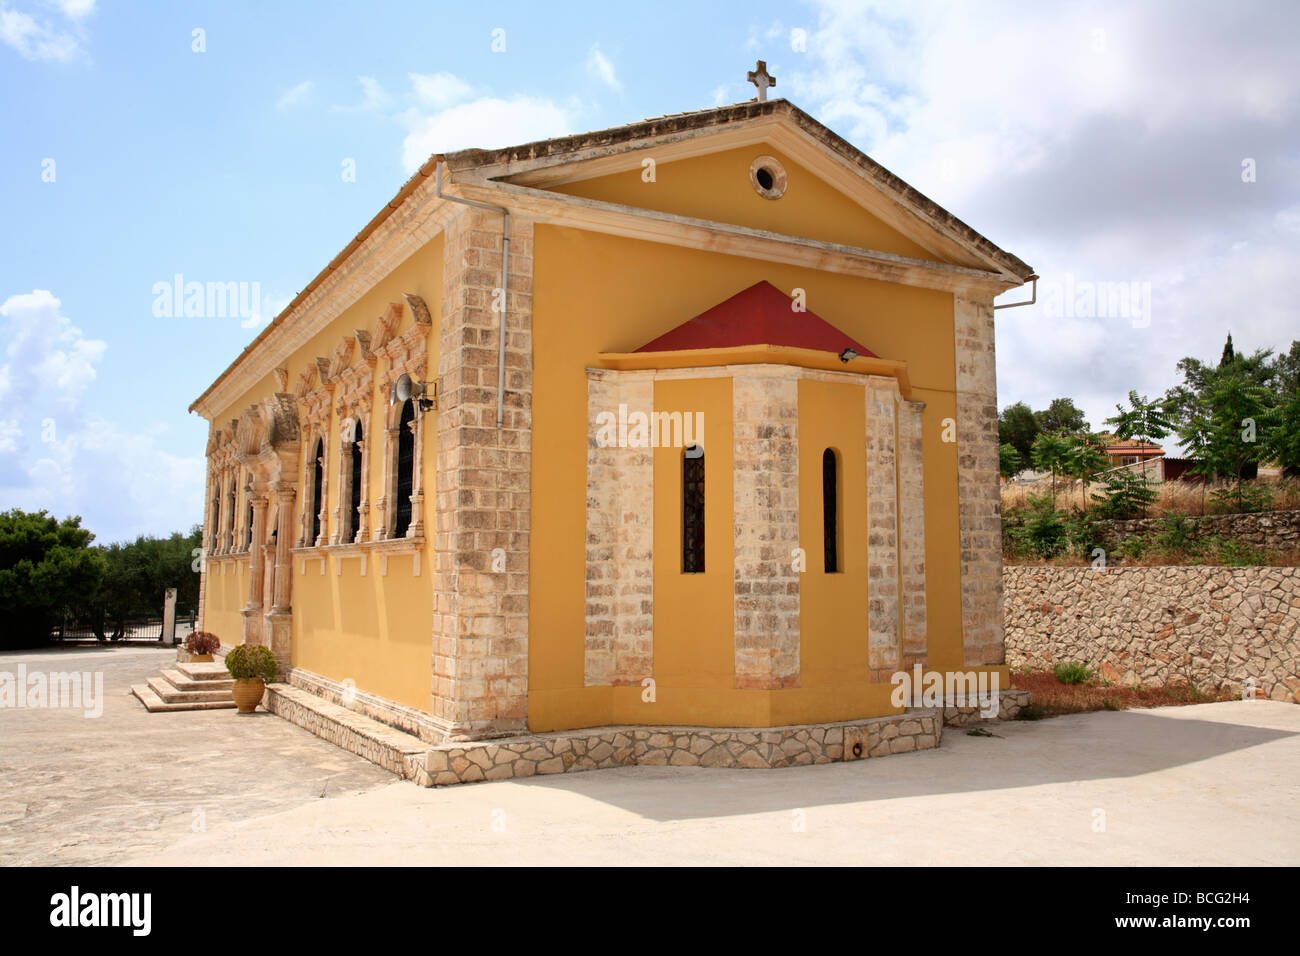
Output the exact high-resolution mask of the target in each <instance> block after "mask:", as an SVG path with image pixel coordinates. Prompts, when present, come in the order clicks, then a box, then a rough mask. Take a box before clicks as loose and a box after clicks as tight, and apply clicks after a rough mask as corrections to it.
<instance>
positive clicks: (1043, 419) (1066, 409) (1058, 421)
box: [1034, 398, 1088, 435]
mask: <svg viewBox="0 0 1300 956" xmlns="http://www.w3.org/2000/svg"><path fill="white" fill-rule="evenodd" d="M1034 421H1035V422H1037V423H1038V430H1039V431H1044V432H1054V433H1056V434H1058V435H1075V434H1078V433H1079V432H1086V431H1087V430H1088V422H1087V420H1086V419H1085V418H1084V417H1083V412H1082V411H1081V410H1080V409H1079V408H1077V407H1075V404H1074V400H1073V399H1070V398H1054V399H1052V403H1051V404H1050V405H1048V406H1047V408H1045V409H1043V410H1042V411H1041V412H1034Z"/></svg>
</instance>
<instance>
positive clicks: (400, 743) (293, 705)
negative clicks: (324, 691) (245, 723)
mask: <svg viewBox="0 0 1300 956" xmlns="http://www.w3.org/2000/svg"><path fill="white" fill-rule="evenodd" d="M262 706H263V707H264V708H266V709H267V710H269V711H270V712H271V713H273V714H276V715H278V716H280V717H283V718H284V719H285V720H287V721H289V722H290V723H292V724H297V725H298V726H299V727H302V728H303V729H304V730H309V731H311V732H312V733H313V734H315V735H316V736H317V737H320V738H321V739H322V740H328V741H329V742H330V743H332V744H334V745H335V746H336V747H340V748H342V749H343V750H346V751H348V752H350V753H354V754H356V755H357V756H358V757H365V758H366V759H367V760H369V761H370V762H371V763H373V764H378V765H379V766H380V767H383V768H384V769H385V770H388V771H390V772H391V773H395V774H397V775H398V776H399V777H402V778H404V779H417V778H418V777H419V776H420V775H422V774H423V773H424V754H425V753H426V752H427V751H428V749H429V745H428V744H427V743H426V742H425V741H423V740H421V739H420V738H419V737H415V736H412V735H411V734H408V733H404V732H403V731H400V730H398V729H396V728H395V727H390V726H389V725H388V724H384V723H380V722H379V721H377V720H373V719H371V718H370V717H366V716H364V715H362V714H358V713H356V712H355V711H351V710H348V709H347V708H346V707H341V706H339V705H338V704H333V703H330V702H329V701H327V700H325V699H324V698H321V697H317V696H316V695H315V694H311V693H308V692H307V691H305V690H301V689H300V688H297V687H292V686H290V685H289V684H268V685H267V686H266V695H265V696H264V697H263V698H262Z"/></svg>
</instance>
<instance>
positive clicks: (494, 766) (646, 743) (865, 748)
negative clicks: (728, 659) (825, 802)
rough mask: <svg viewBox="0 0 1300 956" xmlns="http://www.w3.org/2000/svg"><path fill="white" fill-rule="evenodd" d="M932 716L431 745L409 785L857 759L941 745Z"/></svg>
mask: <svg viewBox="0 0 1300 956" xmlns="http://www.w3.org/2000/svg"><path fill="white" fill-rule="evenodd" d="M942 734H943V720H942V718H941V716H940V714H939V711H938V710H934V709H915V710H908V711H907V712H906V713H903V714H899V715H896V716H890V717H873V718H870V719H868V720H858V721H846V722H841V723H833V724H804V725H799V726H792V727H771V728H764V729H761V730H760V729H745V728H716V727H594V728H592V729H590V730H569V731H562V732H559V733H544V734H530V735H528V736H521V737H509V738H505V739H501V740H484V741H474V742H465V743H457V744H446V745H443V746H439V747H434V748H432V749H431V750H429V751H428V752H427V753H426V754H425V756H424V765H423V767H422V768H420V767H418V762H417V769H416V772H415V774H414V775H413V779H414V780H415V781H416V783H419V784H421V785H423V786H426V787H427V786H435V787H440V786H447V785H450V784H455V783H473V782H476V781H479V780H509V779H511V778H514V777H532V776H536V775H541V774H552V773H576V772H578V771H582V770H605V769H608V768H611V767H632V766H659V767H663V766H671V767H730V768H746V769H771V768H775V767H794V766H806V765H809V764H823V763H833V762H835V761H840V760H860V759H865V758H868V757H882V756H886V755H888V754H897V753H908V752H911V751H915V750H929V749H932V748H935V747H938V746H939V741H940V738H941V736H942Z"/></svg>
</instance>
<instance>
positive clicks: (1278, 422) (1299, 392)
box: [1268, 342, 1300, 475]
mask: <svg viewBox="0 0 1300 956" xmlns="http://www.w3.org/2000/svg"><path fill="white" fill-rule="evenodd" d="M1274 369H1275V373H1276V374H1275V376H1274V383H1275V392H1276V395H1277V404H1276V406H1275V408H1274V413H1273V422H1272V424H1273V428H1272V434H1271V435H1270V436H1269V447H1268V452H1269V454H1270V455H1271V456H1272V457H1273V458H1275V459H1276V460H1277V462H1278V464H1279V465H1281V466H1282V468H1283V471H1284V472H1285V473H1286V474H1288V475H1294V474H1296V473H1298V472H1300V342H1292V343H1291V350H1290V351H1289V352H1285V353H1283V354H1281V355H1279V356H1278V357H1277V361H1276V363H1275V366H1274Z"/></svg>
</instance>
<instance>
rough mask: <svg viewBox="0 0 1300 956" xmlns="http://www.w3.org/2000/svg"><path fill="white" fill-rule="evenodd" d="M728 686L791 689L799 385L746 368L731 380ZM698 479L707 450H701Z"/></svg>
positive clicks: (795, 637) (791, 377) (794, 676)
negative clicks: (731, 666) (732, 661)
mask: <svg viewBox="0 0 1300 956" xmlns="http://www.w3.org/2000/svg"><path fill="white" fill-rule="evenodd" d="M732 416H733V433H732V435H733V455H734V457H733V462H734V464H733V471H734V480H733V485H732V494H733V504H734V511H733V515H734V524H735V553H736V563H735V573H734V585H733V586H734V589H735V591H734V597H735V618H734V620H735V651H736V687H738V688H741V689H755V690H757V689H763V690H773V689H777V688H782V687H798V686H799V574H798V572H796V571H795V570H794V562H793V558H792V557H791V552H792V551H793V550H794V549H795V548H797V547H798V546H799V454H798V449H799V381H798V378H797V375H796V372H795V370H794V369H784V368H764V367H753V366H746V367H745V368H744V369H742V370H737V372H736V374H735V376H734V377H733V378H732ZM705 462H706V464H705V482H706V484H707V482H708V464H707V462H708V447H707V445H706V446H705Z"/></svg>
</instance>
